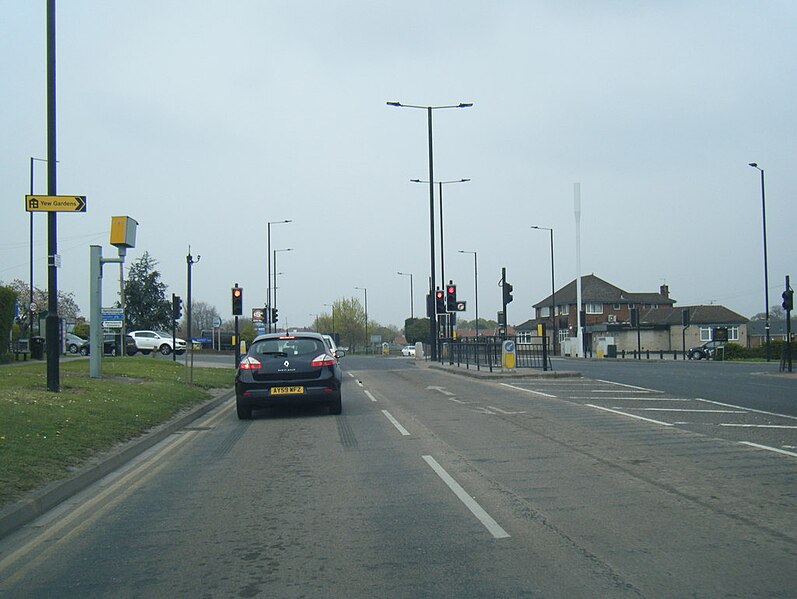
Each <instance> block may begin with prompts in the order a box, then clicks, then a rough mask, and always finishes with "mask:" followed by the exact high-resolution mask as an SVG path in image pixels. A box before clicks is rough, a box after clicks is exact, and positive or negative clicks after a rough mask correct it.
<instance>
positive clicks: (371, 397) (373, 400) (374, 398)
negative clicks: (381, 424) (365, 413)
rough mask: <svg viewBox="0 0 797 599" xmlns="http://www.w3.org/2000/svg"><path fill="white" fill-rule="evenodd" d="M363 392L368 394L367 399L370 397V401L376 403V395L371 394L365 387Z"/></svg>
mask: <svg viewBox="0 0 797 599" xmlns="http://www.w3.org/2000/svg"><path fill="white" fill-rule="evenodd" d="M363 393H365V394H366V395H367V396H368V399H370V400H371V401H372V402H374V403H376V397H374V396H373V395H372V394H371V392H370V391H368V390H367V389H366V390H365V391H363Z"/></svg>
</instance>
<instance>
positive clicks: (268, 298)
mask: <svg viewBox="0 0 797 599" xmlns="http://www.w3.org/2000/svg"><path fill="white" fill-rule="evenodd" d="M291 222H293V221H292V220H272V221H269V222H268V223H266V229H267V234H266V237H267V238H268V251H267V252H266V260H267V261H268V279H266V305H267V306H268V309H269V310H271V307H272V305H273V304H272V303H271V225H282V224H285V223H291ZM266 321H267V325H268V326H267V327H266V332H268V333H270V332H271V318H267V319H266Z"/></svg>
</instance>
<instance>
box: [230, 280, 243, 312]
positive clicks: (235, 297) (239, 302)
mask: <svg viewBox="0 0 797 599" xmlns="http://www.w3.org/2000/svg"><path fill="white" fill-rule="evenodd" d="M243 313H244V289H243V287H237V286H236V287H233V288H232V315H233V316H242V315H243Z"/></svg>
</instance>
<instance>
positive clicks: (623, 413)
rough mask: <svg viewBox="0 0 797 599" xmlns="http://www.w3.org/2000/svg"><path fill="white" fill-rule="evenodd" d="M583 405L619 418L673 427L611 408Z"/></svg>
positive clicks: (589, 404)
mask: <svg viewBox="0 0 797 599" xmlns="http://www.w3.org/2000/svg"><path fill="white" fill-rule="evenodd" d="M585 405H587V406H589V407H590V408H595V409H596V410H603V411H604V412H611V413H612V414H619V415H620V416H628V417H629V418H635V419H637V420H644V421H645V422H652V423H653V424H660V425H662V426H674V425H672V424H670V423H669V422H661V421H660V420H653V419H652V418H644V417H642V416H637V415H636V414H629V413H627V412H621V411H620V410H612V409H611V408H602V407H600V406H596V405H593V404H591V403H588V404H585Z"/></svg>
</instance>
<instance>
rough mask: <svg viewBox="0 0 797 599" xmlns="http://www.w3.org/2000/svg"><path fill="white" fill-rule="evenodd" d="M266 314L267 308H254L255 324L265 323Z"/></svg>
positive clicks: (253, 318)
mask: <svg viewBox="0 0 797 599" xmlns="http://www.w3.org/2000/svg"><path fill="white" fill-rule="evenodd" d="M264 312H265V308H252V320H254V321H255V322H263V321H264V320H265V317H264V316H263V313H264Z"/></svg>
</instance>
